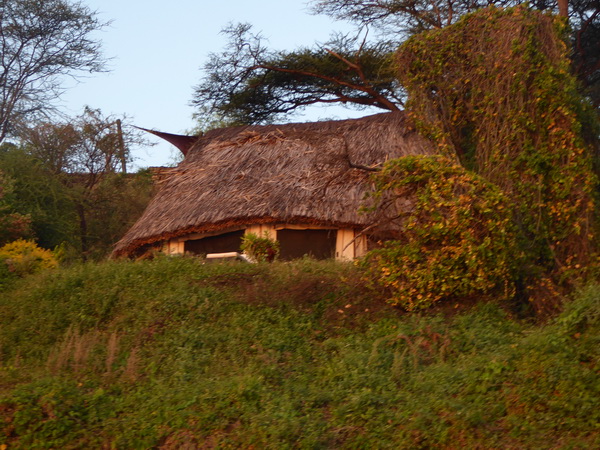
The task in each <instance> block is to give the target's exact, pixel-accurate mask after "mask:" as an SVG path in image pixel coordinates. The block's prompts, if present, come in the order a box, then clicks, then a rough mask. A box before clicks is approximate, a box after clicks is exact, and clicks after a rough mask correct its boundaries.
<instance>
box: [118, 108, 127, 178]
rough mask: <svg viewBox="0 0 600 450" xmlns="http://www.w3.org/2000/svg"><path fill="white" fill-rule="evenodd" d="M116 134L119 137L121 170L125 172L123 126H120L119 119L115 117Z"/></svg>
mask: <svg viewBox="0 0 600 450" xmlns="http://www.w3.org/2000/svg"><path fill="white" fill-rule="evenodd" d="M117 136H118V139H119V158H120V159H121V172H123V173H127V161H126V160H125V141H124V140H123V128H121V119H117Z"/></svg>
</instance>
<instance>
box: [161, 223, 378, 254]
mask: <svg viewBox="0 0 600 450" xmlns="http://www.w3.org/2000/svg"><path fill="white" fill-rule="evenodd" d="M238 230H240V228H238ZM282 230H297V231H302V230H331V231H336V232H337V236H336V237H335V252H334V255H333V256H334V257H335V259H337V260H342V261H351V260H353V259H355V258H359V257H361V256H363V255H364V254H365V253H366V252H367V239H366V237H365V236H358V237H357V234H358V233H357V232H356V231H355V230H354V229H352V228H342V229H337V230H336V229H335V228H331V227H327V226H306V225H296V224H287V223H280V224H252V225H249V226H248V227H246V228H245V230H244V233H245V234H248V233H254V234H256V235H257V236H261V237H263V236H265V234H266V235H267V236H268V237H269V238H270V239H277V232H278V231H282ZM234 231H236V230H233V229H227V230H221V231H219V232H214V233H206V234H190V235H186V236H182V237H180V238H175V239H171V240H169V241H168V242H167V243H166V244H165V246H164V248H163V250H164V251H165V252H166V253H168V254H170V255H177V254H183V253H184V251H185V242H186V241H190V240H197V239H204V238H207V237H215V236H220V235H223V234H227V233H231V232H234Z"/></svg>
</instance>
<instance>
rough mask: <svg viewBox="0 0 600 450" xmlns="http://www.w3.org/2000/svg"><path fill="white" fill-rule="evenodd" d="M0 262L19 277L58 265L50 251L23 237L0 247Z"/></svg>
mask: <svg viewBox="0 0 600 450" xmlns="http://www.w3.org/2000/svg"><path fill="white" fill-rule="evenodd" d="M0 264H3V265H6V266H8V269H9V271H10V272H12V273H14V274H15V275H17V276H19V277H23V276H25V275H31V274H33V273H37V272H40V271H41V270H44V269H52V268H56V267H58V262H57V261H56V258H55V257H54V255H53V254H52V252H51V251H49V250H45V249H43V248H40V247H38V246H37V244H36V243H35V242H33V241H26V240H24V239H18V240H16V241H14V242H10V243H8V244H6V245H4V246H3V247H0Z"/></svg>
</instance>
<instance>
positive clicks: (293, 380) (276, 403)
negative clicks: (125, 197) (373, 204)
mask: <svg viewBox="0 0 600 450" xmlns="http://www.w3.org/2000/svg"><path fill="white" fill-rule="evenodd" d="M357 279H358V277H357V276H356V272H355V268H354V267H352V266H351V265H343V264H337V263H333V262H327V263H317V262H314V261H310V260H303V261H298V262H294V263H276V264H271V265H269V264H258V265H245V264H214V265H201V264H199V263H198V262H197V261H196V260H193V259H187V258H165V259H158V260H155V261H149V262H148V261H146V262H137V263H130V262H108V263H103V264H97V265H91V264H90V265H83V266H78V267H73V268H71V269H65V270H61V271H57V272H54V273H46V274H42V275H39V276H35V277H31V278H29V279H26V280H23V281H21V282H19V283H17V284H16V285H15V286H14V287H13V288H12V289H10V290H9V291H7V292H4V293H3V295H2V298H1V299H0V314H1V317H2V327H1V328H0V397H1V398H0V427H1V429H2V432H0V445H1V444H6V445H9V447H11V448H12V447H13V446H14V447H17V448H19V447H20V448H31V447H46V448H58V447H61V448H63V447H64V448H90V447H92V448H93V447H111V446H112V447H116V448H150V447H159V448H179V447H186V446H188V447H190V448H193V447H225V448H229V447H249V446H254V447H259V448H262V447H265V448H286V447H300V448H340V447H341V448H386V447H387V448H419V447H420V448H429V447H446V448H449V447H452V448H456V447H484V448H490V447H509V448H510V447H512V448H538V447H539V448H548V447H554V448H586V447H587V448H594V447H598V446H600V428H599V424H600V408H599V406H600V405H599V400H598V399H599V398H600V392H599V391H600V383H598V370H599V369H600V364H599V356H600V355H599V353H600V345H599V344H600V342H599V337H598V336H599V335H598V331H599V326H600V325H599V322H600V288H599V287H597V286H590V287H588V288H587V289H586V290H585V291H582V292H581V293H579V294H578V295H577V296H576V299H575V300H574V301H573V302H572V303H570V304H569V305H568V307H567V308H566V309H565V311H564V312H563V314H562V315H561V316H559V317H557V318H556V319H555V320H553V321H552V322H550V323H547V324H544V325H534V324H528V323H521V322H518V321H515V320H513V319H511V318H510V317H509V315H508V314H507V313H506V312H505V311H504V310H503V309H502V308H501V307H500V306H498V305H495V304H493V303H489V302H488V303H484V304H480V305H478V306H476V307H473V308H471V309H468V310H465V311H462V312H460V313H457V314H454V315H448V314H441V313H439V314H435V313H430V314H420V315H417V314H402V313H400V312H398V311H396V310H394V309H392V308H391V307H388V306H386V305H385V304H384V303H383V301H382V300H381V299H378V298H374V297H372V296H371V295H370V294H369V293H368V292H367V291H365V290H364V289H363V288H362V286H361V285H360V283H358V282H357V281H355V280H357Z"/></svg>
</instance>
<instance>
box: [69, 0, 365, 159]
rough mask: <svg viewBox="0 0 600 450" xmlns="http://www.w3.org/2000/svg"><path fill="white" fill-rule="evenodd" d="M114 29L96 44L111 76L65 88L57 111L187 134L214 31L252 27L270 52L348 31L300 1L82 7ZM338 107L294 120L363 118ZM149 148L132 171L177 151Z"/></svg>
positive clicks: (216, 47)
mask: <svg viewBox="0 0 600 450" xmlns="http://www.w3.org/2000/svg"><path fill="white" fill-rule="evenodd" d="M84 3H85V4H87V5H88V6H89V7H90V8H92V9H95V10H97V11H98V12H99V13H100V18H101V19H102V20H105V21H108V20H112V21H113V22H112V24H111V25H110V26H109V27H107V28H106V29H105V30H104V31H103V32H101V33H99V34H98V36H99V38H100V39H101V40H102V41H103V43H104V52H105V55H106V56H107V57H112V58H113V60H112V61H111V62H110V68H111V69H112V70H111V72H110V73H106V74H96V75H93V76H92V77H90V78H86V79H85V80H83V82H82V83H80V84H78V85H77V86H75V87H71V88H69V89H68V91H67V92H66V93H65V95H64V96H63V99H62V100H63V102H62V104H63V106H64V107H65V108H66V109H67V110H68V112H69V113H70V114H72V115H75V114H78V113H80V112H81V111H82V109H83V107H84V105H89V106H91V107H92V108H100V109H101V110H102V111H103V113H104V114H126V115H128V116H129V117H131V118H132V120H131V122H132V123H133V124H135V125H138V126H141V127H144V128H153V129H158V130H161V131H166V132H170V133H181V134H183V133H185V132H186V130H189V129H191V128H192V127H193V125H194V123H193V120H192V114H193V108H192V107H191V106H190V105H189V103H190V100H191V98H192V93H193V86H194V85H196V84H197V83H198V81H199V80H200V77H201V70H200V69H201V67H202V65H203V64H204V62H205V61H206V59H207V56H208V54H209V53H210V52H218V51H220V50H221V49H222V48H223V46H224V44H225V37H224V36H222V35H221V34H220V33H219V32H220V30H221V29H222V28H223V27H224V26H226V25H227V24H228V23H229V22H234V23H236V22H250V23H252V24H254V27H255V30H256V31H262V33H263V35H264V36H265V37H266V38H268V39H269V45H270V46H271V47H273V48H276V49H292V48H295V47H298V46H302V45H305V46H309V45H311V44H312V43H313V42H315V41H319V42H323V41H326V40H327V39H328V37H329V35H330V32H331V31H332V30H344V27H345V30H346V31H347V30H349V29H350V28H349V27H348V26H347V25H345V24H343V23H333V22H332V21H331V20H330V19H328V18H326V17H323V16H314V15H310V14H308V10H307V6H306V2H305V1H303V0H252V1H243V0H221V1H219V0H211V1H208V0H196V1H194V0H172V1H171V2H165V1H164V0H160V1H159V0H143V1H142V0H84ZM365 114H366V113H365V112H362V113H357V112H353V111H349V110H345V109H341V108H335V109H323V108H313V109H312V110H311V111H310V112H308V113H307V114H305V115H304V116H302V117H300V118H297V119H295V120H299V121H302V120H306V121H311V120H319V119H323V118H346V117H358V116H360V115H365ZM150 140H151V141H152V142H156V143H157V145H155V146H154V147H151V148H149V149H142V148H138V149H134V152H133V154H134V157H135V158H136V165H137V167H146V166H156V165H164V164H168V163H170V162H172V161H173V159H174V156H175V155H176V152H177V150H173V149H172V147H171V146H170V145H169V144H166V143H162V142H161V141H160V140H159V139H157V138H154V137H152V138H150Z"/></svg>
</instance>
